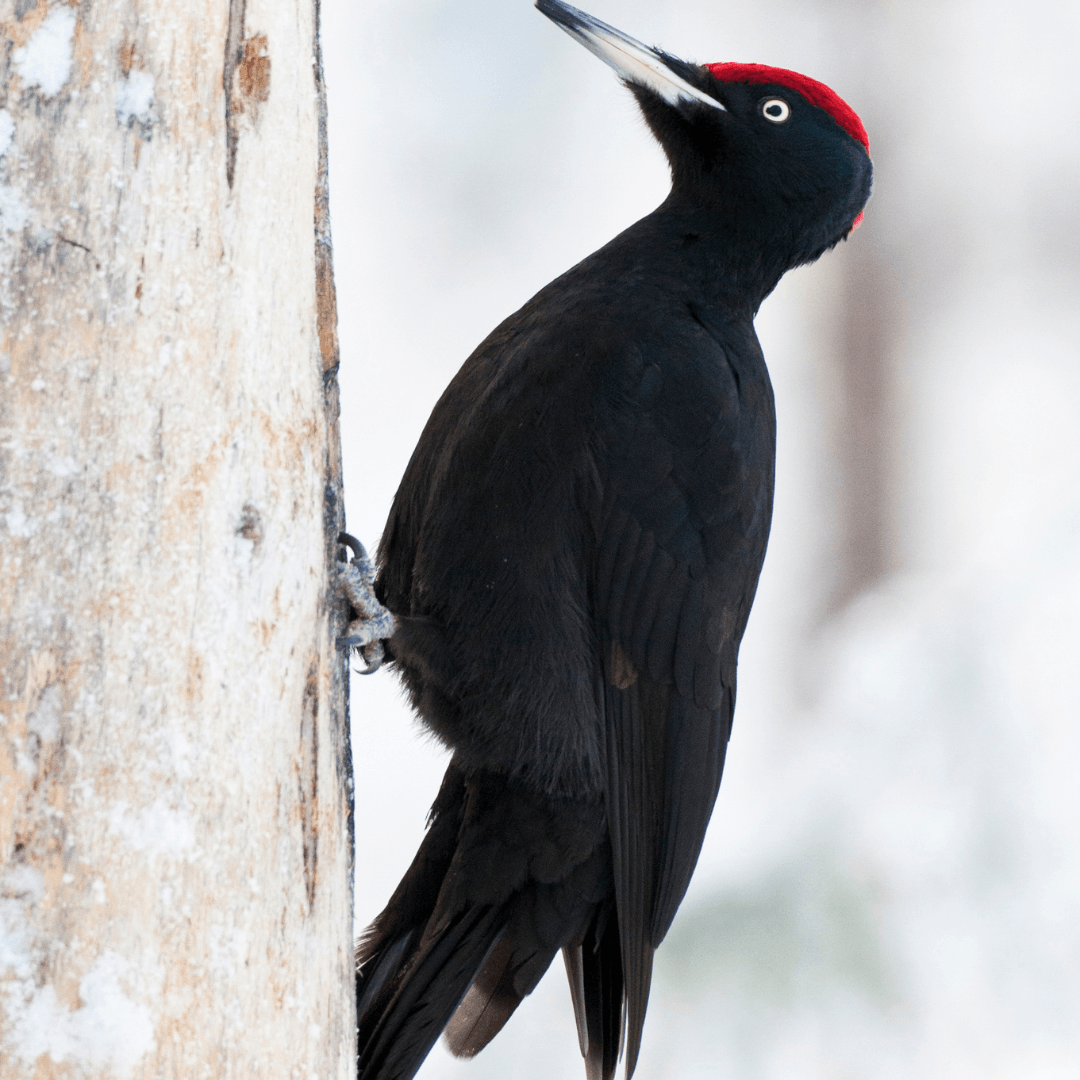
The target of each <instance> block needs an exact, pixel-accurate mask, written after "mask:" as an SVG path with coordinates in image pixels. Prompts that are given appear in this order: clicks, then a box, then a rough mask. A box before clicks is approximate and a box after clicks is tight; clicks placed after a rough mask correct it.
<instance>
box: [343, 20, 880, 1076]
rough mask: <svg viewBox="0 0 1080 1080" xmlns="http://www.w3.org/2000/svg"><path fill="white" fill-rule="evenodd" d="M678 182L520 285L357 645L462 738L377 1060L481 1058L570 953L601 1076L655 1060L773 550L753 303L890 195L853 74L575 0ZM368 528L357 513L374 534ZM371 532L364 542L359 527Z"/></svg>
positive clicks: (473, 373) (359, 608)
mask: <svg viewBox="0 0 1080 1080" xmlns="http://www.w3.org/2000/svg"><path fill="white" fill-rule="evenodd" d="M536 6H537V7H538V8H539V9H540V11H542V12H543V13H544V14H545V15H546V16H548V18H550V19H551V20H552V21H553V22H555V23H556V24H557V25H558V26H560V27H561V28H562V29H563V30H565V31H566V32H567V33H569V34H570V35H572V36H573V37H574V38H576V39H577V40H578V41H579V42H581V44H583V45H584V46H585V47H586V48H588V49H590V50H591V51H592V52H594V53H596V55H597V56H599V57H600V58H601V59H602V60H604V61H605V62H607V63H608V64H610V65H611V66H612V67H613V68H614V69H615V70H616V72H617V73H618V75H619V77H620V78H621V79H622V80H623V81H624V83H625V84H626V86H627V87H628V88H629V90H630V92H631V93H632V94H633V95H634V97H635V98H636V99H637V102H638V105H639V106H640V107H641V111H642V113H643V114H644V116H645V119H646V121H647V123H648V125H649V127H650V128H651V130H652V132H653V134H654V135H655V136H656V138H657V140H658V141H659V143H660V145H661V146H662V147H663V149H664V152H665V154H666V155H667V158H668V161H669V163H670V166H671V177H672V185H671V194H670V195H669V196H668V197H667V198H666V199H665V200H664V202H663V203H662V204H661V205H660V206H659V207H658V208H657V209H656V210H655V211H654V212H653V213H651V214H649V215H648V217H645V218H643V219H642V220H641V221H639V222H637V223H636V224H635V225H632V226H631V227H630V228H628V229H627V230H626V231H625V232H623V233H620V234H619V235H618V236H616V237H615V238H614V239H613V240H612V241H611V242H610V243H608V244H607V245H606V246H604V247H602V248H601V249H600V250H599V251H597V252H596V253H595V254H593V255H590V256H589V257H588V258H587V259H585V260H584V261H583V262H581V263H579V264H578V265H577V266H575V267H574V268H573V269H571V270H568V271H567V272H566V273H565V274H563V275H562V277H560V278H558V279H556V280H555V281H553V282H552V283H551V284H550V285H548V286H547V287H546V288H544V289H542V290H541V291H540V292H539V293H537V295H536V296H534V297H533V298H532V299H531V300H530V301H529V302H528V303H527V304H526V305H525V306H524V307H523V308H522V309H521V310H520V311H518V312H515V313H514V314H513V315H511V316H510V317H509V318H508V319H506V321H505V322H503V323H502V324H501V325H500V326H498V327H496V328H495V330H494V331H492V333H491V335H490V336H489V337H488V338H487V339H486V340H485V341H484V342H483V343H482V344H481V345H480V346H479V348H477V350H476V351H475V352H474V353H473V354H472V356H470V357H469V358H468V360H466V362H465V365H464V366H463V367H462V368H461V370H460V371H459V372H458V374H457V375H456V376H455V377H454V379H453V381H452V382H451V383H450V385H449V386H448V387H447V389H446V391H445V393H444V394H443V395H442V397H441V398H440V400H439V402H438V404H437V405H436V406H435V409H434V411H433V412H432V414H431V418H430V420H429V421H428V423H427V427H426V428H425V429H424V433H423V435H422V436H421V438H420V442H419V444H418V445H417V447H416V450H415V452H414V453H413V456H412V459H411V461H410V462H409V466H408V468H407V469H406V472H405V476H404V478H403V479H402V481H401V486H400V487H399V488H398V491H397V495H396V497H395V499H394V504H393V509H392V511H391V513H390V519H389V521H388V522H387V525H386V530H385V532H384V533H383V536H382V541H381V543H380V545H379V551H378V559H377V563H378V572H377V577H376V578H375V580H374V595H372V589H371V581H372V575H373V572H372V568H371V566H370V563H368V562H367V560H366V557H358V558H357V559H356V560H355V561H354V562H353V563H351V564H349V565H348V568H346V569H345V570H343V581H344V584H345V591H346V594H347V595H348V596H349V599H350V601H351V603H352V606H353V608H354V615H355V619H354V621H353V623H352V625H351V626H350V631H349V638H348V639H347V640H348V641H349V642H350V643H351V644H353V645H356V646H358V647H362V651H363V653H364V656H365V659H366V660H367V661H368V662H369V664H371V665H372V666H377V663H378V661H379V658H380V657H381V656H382V654H383V650H385V656H386V659H387V661H388V662H390V663H392V664H393V666H394V667H395V668H396V670H397V672H398V674H399V675H400V677H401V679H402V681H403V682H404V684H405V686H406V688H407V690H408V693H409V696H410V698H411V701H412V704H413V706H414V707H415V709H416V711H417V713H418V714H419V715H420V717H421V718H422V719H423V721H424V723H425V724H426V725H427V726H428V728H430V729H431V731H432V732H434V733H435V735H437V736H438V738H439V739H441V740H442V741H443V742H444V743H445V744H446V746H447V747H449V749H450V750H451V751H452V758H451V761H450V765H449V768H448V769H447V772H446V777H445V779H444V780H443V783H442V787H441V789H440V791H439V794H438V797H437V798H436V800H435V804H434V806H433V807H432V809H431V818H430V826H429V829H428V832H427V835H426V837H425V839H424V842H423V843H422V844H421V846H420V850H419V851H418V852H417V855H416V858H415V860H414V862H413V864H412V866H411V867H410V868H409V871H408V873H406V875H405V877H404V878H403V879H402V882H401V884H400V885H399V886H398V888H397V891H396V892H395V893H394V895H393V896H392V897H391V899H390V902H389V903H388V904H387V906H386V909H385V910H384V911H383V912H382V914H381V915H379V916H378V918H377V919H376V920H375V922H374V923H373V924H372V925H371V927H370V928H369V929H368V931H367V932H366V934H365V935H364V937H363V939H362V940H361V943H360V945H359V949H358V952H357V965H358V966H357V976H356V992H357V1011H358V1023H359V1077H360V1078H361V1080H407V1078H409V1077H412V1076H413V1075H414V1074H415V1072H416V1070H417V1069H418V1068H419V1067H420V1064H421V1063H422V1062H423V1060H424V1058H425V1056H426V1055H427V1053H428V1051H429V1050H430V1049H431V1047H432V1045H433V1044H434V1042H435V1040H436V1039H437V1038H438V1036H439V1033H440V1032H442V1031H443V1030H444V1029H445V1031H446V1037H447V1040H448V1043H449V1046H450V1049H451V1050H452V1051H453V1052H454V1053H455V1054H457V1055H460V1056H464V1057H470V1056H472V1055H473V1054H476V1053H477V1052H478V1051H479V1050H481V1049H482V1048H483V1047H484V1046H485V1045H486V1044H487V1043H488V1042H489V1040H490V1039H491V1038H492V1037H493V1036H494V1035H495V1034H496V1033H497V1032H498V1031H499V1030H500V1028H501V1027H502V1026H503V1024H505V1023H506V1020H507V1019H508V1017H509V1016H510V1015H511V1013H513V1011H514V1009H515V1008H516V1007H517V1005H518V1003H519V1002H520V1001H521V999H522V998H523V997H524V996H525V995H526V994H528V993H529V992H530V991H531V990H532V989H533V988H534V987H535V986H536V984H537V982H538V981H539V979H540V977H541V975H543V973H544V971H545V970H546V969H547V967H548V965H549V964H550V963H551V961H552V959H553V958H554V956H555V954H556V953H557V952H558V951H559V950H562V953H563V958H564V960H565V964H566V973H567V976H568V979H569V983H570V994H571V997H572V999H573V1004H574V1012H575V1015H576V1017H577V1035H578V1039H579V1041H580V1044H581V1052H582V1055H583V1056H584V1058H585V1070H586V1074H587V1076H588V1078H589V1080H610V1078H611V1077H613V1076H614V1073H615V1070H616V1065H617V1062H618V1059H619V1055H620V1050H621V1049H623V1050H625V1056H626V1076H627V1078H629V1077H630V1076H631V1075H632V1074H633V1072H634V1067H635V1064H636V1062H637V1057H638V1049H639V1046H640V1043H641V1031H642V1024H643V1023H644V1020H645V1008H646V1004H647V1002H648V997H649V983H650V977H651V973H652V961H653V951H654V950H655V949H656V947H657V946H658V945H659V944H660V942H661V941H662V940H663V938H664V935H665V934H666V933H667V930H668V927H669V926H670V925H671V920H672V918H673V916H674V915H675V911H676V909H677V908H678V906H679V902H680V901H681V900H682V897H683V894H684V893H685V891H686V887H687V884H688V883H689V881H690V875H691V874H692V872H693V869H694V865H695V863H696V862H697V858H698V853H699V851H700V848H701V843H702V839H703V837H704V834H705V828H706V825H707V824H708V821H709V816H710V814H711V813H712V808H713V803H714V801H715V799H716V794H717V790H718V788H719V785H720V774H721V771H722V770H723V765H724V753H725V749H726V746H727V742H728V736H729V734H730V731H731V720H732V711H733V709H734V706H735V669H736V661H737V657H738V652H739V643H740V641H741V639H742V635H743V630H744V628H745V626H746V620H747V616H748V614H749V611H750V605H751V603H752V601H753V599H754V592H755V589H756V588H757V581H758V574H759V572H760V570H761V564H762V559H763V558H764V555H765V545H766V541H767V539H768V535H769V522H770V517H771V513H772V501H773V462H774V443H775V414H774V409H773V396H772V389H771V386H770V383H769V375H768V371H767V370H766V368H765V361H764V358H763V357H762V354H761V349H760V347H759V345H758V341H757V337H756V335H755V333H754V325H753V320H754V316H755V314H756V312H757V310H758V307H759V305H760V304H761V302H762V300H763V299H764V298H765V297H766V296H767V295H768V294H769V293H770V292H771V291H772V290H773V288H774V287H775V286H776V283H777V282H778V281H779V280H780V278H781V276H782V275H783V274H784V273H785V272H786V271H787V270H790V269H791V268H792V267H795V266H799V265H801V264H803V263H809V262H812V261H813V260H814V259H816V258H817V257H818V256H819V255H821V254H822V252H824V251H826V250H828V249H829V248H831V247H833V245H835V244H836V243H837V242H838V241H840V240H841V239H843V238H845V237H846V236H847V235H848V234H849V233H850V232H851V230H852V229H853V228H854V227H855V225H856V224H857V223H858V220H859V218H860V217H861V215H862V209H863V206H864V204H865V203H866V201H867V198H868V197H869V194H870V179H871V164H870V155H869V147H868V141H867V136H866V132H865V130H864V129H863V125H862V123H861V122H860V121H859V118H858V117H857V116H856V115H855V113H854V112H853V111H852V110H851V109H850V108H849V107H848V106H847V105H846V104H845V103H844V102H843V101H842V100H841V99H840V98H839V97H838V96H837V95H836V94H835V93H833V92H832V91H831V90H830V89H829V88H828V87H826V86H824V85H822V84H821V83H819V82H816V81H815V80H813V79H809V78H806V77H805V76H803V75H799V74H796V73H795V72H792V71H786V70H783V69H780V68H773V67H765V66H763V65H758V64H731V63H725V64H709V65H703V66H699V65H697V64H692V63H687V62H685V61H682V60H678V59H676V58H675V57H673V56H670V55H668V54H667V53H664V52H661V51H659V50H656V49H650V48H647V47H645V46H644V45H641V44H640V43H639V42H636V41H634V40H633V39H632V38H629V37H627V36H626V35H625V34H622V33H620V32H619V31H617V30H615V29H613V28H612V27H610V26H607V25H605V24H604V23H602V22H600V21H599V20H597V19H594V18H592V17H591V16H589V15H586V14H584V13H583V12H581V11H578V10H576V9H575V8H572V7H570V6H569V5H567V4H564V3H562V2H561V0H538V2H537V5H536ZM348 539H349V540H350V541H351V538H348ZM360 554H361V553H359V552H358V555H360Z"/></svg>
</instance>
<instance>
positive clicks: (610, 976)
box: [563, 905, 626, 1080]
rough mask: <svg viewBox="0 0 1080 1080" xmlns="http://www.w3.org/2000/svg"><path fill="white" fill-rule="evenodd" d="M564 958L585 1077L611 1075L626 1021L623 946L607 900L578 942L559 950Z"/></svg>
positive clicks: (599, 1079) (603, 1079)
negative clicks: (580, 941) (583, 936)
mask: <svg viewBox="0 0 1080 1080" xmlns="http://www.w3.org/2000/svg"><path fill="white" fill-rule="evenodd" d="M563 959H564V960H565V962H566V974H567V978H568V980H569V982H570V998H571V1000H572V1001H573V1003H574V1018H575V1019H576V1020H577V1029H578V1043H579V1044H580V1046H581V1056H582V1057H583V1058H584V1059H585V1075H586V1076H587V1077H588V1080H612V1078H613V1077H614V1076H615V1070H616V1068H617V1066H618V1064H619V1054H620V1053H621V1051H622V1044H623V1041H624V1036H625V1031H626V1023H625V1012H624V1009H623V969H622V946H621V943H620V939H619V925H618V920H617V918H616V916H615V912H614V910H612V908H611V906H610V905H601V906H600V907H599V908H598V909H597V911H596V914H595V915H594V917H593V920H592V922H591V924H590V926H589V929H588V931H587V933H586V934H585V938H584V940H583V941H582V943H581V944H580V945H570V946H567V947H566V948H565V949H563Z"/></svg>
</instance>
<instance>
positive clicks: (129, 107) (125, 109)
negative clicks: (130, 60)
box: [116, 71, 154, 124]
mask: <svg viewBox="0 0 1080 1080" xmlns="http://www.w3.org/2000/svg"><path fill="white" fill-rule="evenodd" d="M153 100H154V76H153V75H151V74H150V72H149V71H133V72H131V74H130V75H128V77H127V78H126V79H124V80H122V81H121V82H120V83H118V84H117V87H116V122H117V123H118V124H126V123H127V122H128V121H129V120H130V119H131V118H132V117H133V116H134V117H135V118H136V119H138V120H149V119H150V106H151V104H152V103H153Z"/></svg>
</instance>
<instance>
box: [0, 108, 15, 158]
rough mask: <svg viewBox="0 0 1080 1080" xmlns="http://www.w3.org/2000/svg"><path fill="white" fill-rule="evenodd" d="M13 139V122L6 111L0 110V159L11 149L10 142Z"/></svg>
mask: <svg viewBox="0 0 1080 1080" xmlns="http://www.w3.org/2000/svg"><path fill="white" fill-rule="evenodd" d="M14 137H15V121H14V120H12V119H11V113H9V112H8V111H7V109H0V157H3V156H4V155H5V154H6V153H7V152H8V150H9V149H11V140H12V139H13V138H14Z"/></svg>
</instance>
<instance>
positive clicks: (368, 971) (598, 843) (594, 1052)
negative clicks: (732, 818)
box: [356, 763, 623, 1080]
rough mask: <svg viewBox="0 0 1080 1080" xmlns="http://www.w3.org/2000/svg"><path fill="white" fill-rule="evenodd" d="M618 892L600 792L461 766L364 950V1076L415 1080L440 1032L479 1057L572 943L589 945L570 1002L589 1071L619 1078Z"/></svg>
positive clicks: (359, 984)
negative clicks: (577, 791)
mask: <svg viewBox="0 0 1080 1080" xmlns="http://www.w3.org/2000/svg"><path fill="white" fill-rule="evenodd" d="M612 888H613V886H612V880H611V850H610V847H609V846H608V844H607V843H606V840H605V838H604V810H603V807H602V805H601V804H600V802H599V800H596V799H592V800H585V801H582V802H580V803H578V802H571V801H568V800H567V801H553V800H552V799H551V798H550V797H549V796H547V795H545V794H543V793H538V792H531V791H529V790H522V789H520V788H518V787H516V786H514V785H513V784H512V783H510V782H509V781H508V780H507V778H505V777H501V776H498V775H496V774H488V773H483V774H479V773H478V774H470V776H469V777H468V778H467V779H466V777H465V776H464V775H463V774H462V773H461V771H460V770H459V769H458V768H457V767H456V766H455V765H454V764H453V763H452V764H451V766H450V769H449V770H448V772H447V776H446V779H445V780H444V781H443V786H442V789H441V790H440V792H439V797H438V799H437V800H436V802H435V806H434V807H433V808H432V822H431V827H430V828H429V830H428V834H427V836H426V837H425V839H424V842H423V844H422V845H421V847H420V850H419V851H418V852H417V855H416V858H415V859H414V860H413V863H412V865H411V866H410V867H409V870H408V872H407V873H406V874H405V877H404V878H403V879H402V882H401V884H400V885H399V886H398V888H397V890H396V891H395V893H394V896H393V897H392V898H391V900H390V903H389V904H388V905H387V907H386V910H385V911H383V912H382V914H381V915H379V917H378V918H377V919H376V920H375V922H374V923H373V924H372V926H371V929H370V930H369V931H368V932H367V933H366V934H365V935H364V938H363V939H362V941H361V943H360V946H359V948H358V950H357V962H358V968H357V976H356V991H357V1034H358V1039H357V1042H358V1050H359V1063H358V1071H357V1075H358V1080H410V1078H411V1077H413V1076H414V1075H415V1073H416V1071H417V1070H418V1069H419V1067H420V1065H421V1064H422V1062H423V1060H424V1058H425V1057H426V1056H427V1054H428V1052H429V1051H430V1049H431V1047H432V1046H433V1045H434V1043H435V1041H436V1040H437V1039H438V1037H439V1034H440V1032H442V1031H443V1029H444V1028H445V1029H446V1038H447V1043H448V1044H449V1048H450V1050H451V1052H452V1053H454V1054H456V1055H457V1056H459V1057H472V1056H473V1055H475V1054H477V1053H478V1052H479V1051H480V1050H481V1049H483V1047H484V1046H486V1045H487V1043H488V1042H490V1040H491V1039H492V1038H494V1036H495V1035H496V1034H497V1033H498V1032H499V1031H500V1030H501V1029H502V1027H503V1025H504V1024H505V1023H506V1022H507V1020H509V1018H510V1017H511V1016H512V1015H513V1012H514V1010H515V1009H516V1008H517V1006H518V1004H519V1003H520V1002H521V1001H522V999H523V998H524V997H525V996H526V995H527V994H529V993H531V991H532V990H533V988H534V987H535V986H536V984H537V983H538V982H539V980H540V978H541V976H542V975H543V973H544V972H545V971H546V970H547V968H548V966H549V965H550V963H551V960H552V958H553V957H554V956H555V953H556V952H558V950H559V949H560V948H562V947H564V946H566V945H567V943H568V942H575V941H577V942H582V941H584V942H585V943H586V945H585V948H586V950H587V951H588V958H587V959H584V960H583V961H582V963H581V972H582V974H581V978H580V979H579V980H578V983H579V989H580V993H579V995H578V999H579V1000H575V1009H576V1010H578V1011H579V1014H580V1017H585V1019H584V1020H581V1019H580V1018H579V1022H580V1023H583V1024H585V1029H584V1030H585V1031H586V1032H587V1035H588V1040H589V1055H587V1061H588V1060H592V1058H593V1057H595V1060H596V1064H595V1067H591V1068H590V1073H589V1075H590V1077H591V1078H592V1080H611V1077H612V1075H613V1072H614V1067H615V1062H616V1061H617V1059H618V1054H619V1039H620V1035H621V1031H622V1012H621V1007H622V990H623V982H622V968H621V966H620V964H621V961H620V959H619V941H618V937H619V931H618V922H617V920H616V918H615V915H614V899H613V897H612ZM598 911H600V912H603V914H604V917H603V919H601V918H599V917H598V915H597V912H598ZM580 952H582V950H581V949H579V953H580ZM594 954H595V956H594ZM613 965H614V966H613ZM590 1055H591V1056H590Z"/></svg>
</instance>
